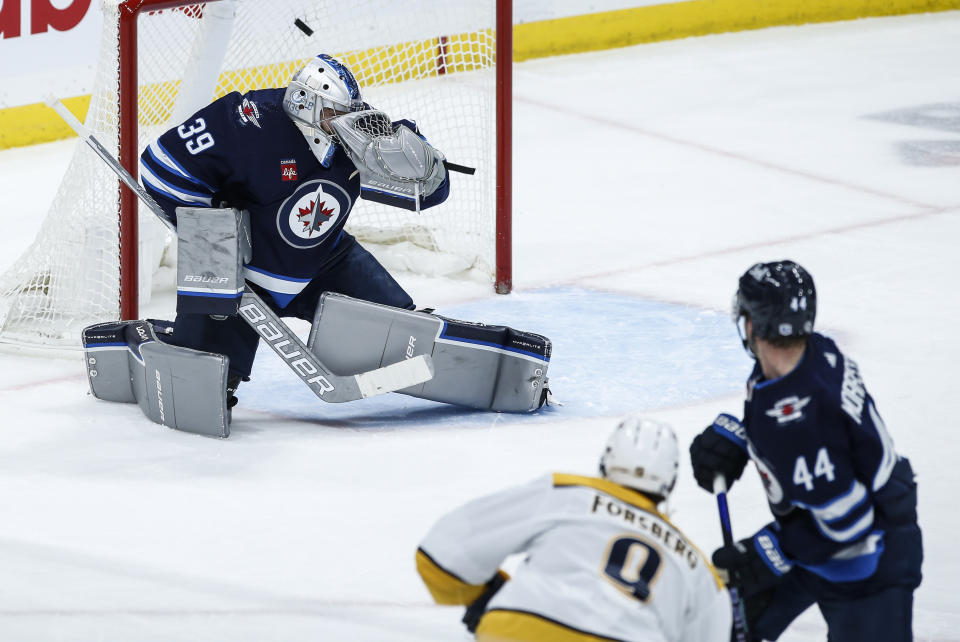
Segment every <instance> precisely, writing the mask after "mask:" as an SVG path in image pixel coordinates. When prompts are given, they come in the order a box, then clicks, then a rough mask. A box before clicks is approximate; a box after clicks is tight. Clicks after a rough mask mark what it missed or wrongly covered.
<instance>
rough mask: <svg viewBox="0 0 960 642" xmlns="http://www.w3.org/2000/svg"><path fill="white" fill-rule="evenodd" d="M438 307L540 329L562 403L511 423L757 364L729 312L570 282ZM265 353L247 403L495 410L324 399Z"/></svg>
mask: <svg viewBox="0 0 960 642" xmlns="http://www.w3.org/2000/svg"><path fill="white" fill-rule="evenodd" d="M437 313H438V314H442V315H443V316H448V317H451V318H457V319H468V320H470V321H476V322H481V323H487V324H491V325H506V326H509V327H512V328H514V329H516V330H523V331H527V332H535V333H537V334H542V335H544V336H546V337H547V338H549V339H550V341H551V342H552V343H553V354H552V355H551V361H550V368H549V371H548V376H549V378H550V380H551V384H550V387H551V389H552V390H553V392H554V394H555V395H556V397H557V398H558V399H560V400H562V402H563V406H560V407H552V408H549V409H548V410H547V412H544V410H543V409H541V410H539V411H536V412H532V413H526V414H513V413H511V414H509V415H507V416H505V417H504V419H509V420H510V421H511V422H533V423H539V422H545V421H553V420H555V419H556V418H557V417H565V418H567V417H598V416H611V415H618V414H624V413H626V412H633V411H643V410H654V409H658V408H664V407H678V406H685V405H693V404H696V403H699V402H703V401H706V400H709V399H713V398H716V397H720V396H725V395H731V394H735V393H737V392H739V391H740V390H741V389H742V387H743V381H744V378H745V377H746V376H747V374H749V372H750V368H751V367H752V363H751V362H750V359H749V358H748V357H747V355H746V353H745V352H744V351H743V349H742V347H741V345H740V341H739V339H738V336H737V331H736V328H735V327H733V325H732V324H731V323H730V318H729V316H727V315H725V314H718V313H717V312H715V311H712V310H707V309H703V308H697V307H692V306H688V305H680V304H676V303H666V302H663V301H653V300H650V299H643V298H639V297H631V296H628V295H624V294H616V293H610V292H602V291H596V290H587V289H582V288H571V287H554V288H546V289H541V290H535V291H528V292H523V293H521V294H520V295H518V296H506V297H492V298H490V299H484V300H482V301H474V302H469V303H462V304H456V305H452V306H450V307H449V308H443V309H438V310H437ZM262 352H263V353H264V354H260V355H258V358H257V361H256V363H255V365H254V370H253V373H252V381H251V382H250V383H248V384H245V385H244V388H243V390H242V392H243V396H242V399H241V401H242V403H243V404H244V405H249V406H250V407H253V408H257V409H258V410H262V411H268V412H276V413H277V414H278V415H281V416H291V410H290V409H291V408H295V409H296V411H295V413H294V414H295V415H296V417H297V418H298V419H302V420H307V421H310V420H316V421H318V422H320V423H322V424H325V425H337V424H340V425H347V426H351V427H369V428H375V427H377V426H384V425H387V424H389V425H391V426H394V427H396V426H417V425H421V426H422V425H439V424H443V425H463V426H467V425H476V424H478V423H484V422H486V419H485V418H486V417H490V416H491V415H492V413H487V412H482V411H477V410H475V409H470V408H460V407H457V406H451V405H447V404H441V403H437V402H433V401H427V400H424V399H417V398H414V397H409V396H406V395H398V394H388V395H382V396H379V397H373V398H370V399H363V400H360V401H357V402H351V403H346V404H325V403H323V402H321V401H319V400H318V399H317V398H316V397H315V396H314V395H313V394H312V393H311V392H310V391H309V390H307V389H306V388H305V387H303V386H302V385H299V382H298V381H297V380H296V379H295V378H294V377H292V376H290V374H289V373H288V372H286V366H285V365H284V364H283V363H281V362H280V361H278V360H277V359H276V358H274V356H273V355H272V354H269V350H262Z"/></svg>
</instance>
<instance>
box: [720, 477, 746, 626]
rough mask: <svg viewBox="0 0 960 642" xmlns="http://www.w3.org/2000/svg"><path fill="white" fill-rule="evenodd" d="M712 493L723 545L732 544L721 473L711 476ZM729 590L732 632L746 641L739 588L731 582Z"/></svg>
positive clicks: (728, 511)
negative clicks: (715, 502)
mask: <svg viewBox="0 0 960 642" xmlns="http://www.w3.org/2000/svg"><path fill="white" fill-rule="evenodd" d="M713 494H714V495H716V496H717V510H718V511H719V512H720V531H721V534H722V535H723V545H724V546H731V545H733V529H732V528H731V527H730V508H729V507H728V506H727V480H726V478H724V476H723V475H717V476H716V477H714V478H713ZM727 588H728V589H729V590H730V602H731V604H732V605H733V634H734V639H736V641H737V642H747V633H748V631H747V614H746V611H745V608H744V604H743V599H741V597H740V588H739V587H738V586H735V585H733V584H732V583H731V584H729V585H728V587H727Z"/></svg>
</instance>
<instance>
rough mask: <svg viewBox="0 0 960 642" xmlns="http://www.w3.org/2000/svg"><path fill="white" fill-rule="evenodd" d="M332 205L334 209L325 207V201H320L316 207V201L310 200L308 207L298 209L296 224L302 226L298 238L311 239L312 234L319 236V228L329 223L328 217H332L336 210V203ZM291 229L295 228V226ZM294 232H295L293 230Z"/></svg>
mask: <svg viewBox="0 0 960 642" xmlns="http://www.w3.org/2000/svg"><path fill="white" fill-rule="evenodd" d="M331 200H333V199H331ZM333 203H334V207H327V201H326V200H324V201H321V202H320V205H319V206H318V205H317V202H316V201H314V200H313V199H310V205H308V206H307V207H300V208H298V210H299V211H298V212H297V213H296V214H295V216H296V217H297V222H298V223H300V224H302V225H303V227H302V228H300V230H299V232H300V236H302V237H305V238H313V234H314V232H316V233H317V234H320V233H321V228H322V227H323V226H324V224H325V223H327V222H329V220H330V217H331V216H333V212H334V210H335V209H336V203H337V202H336V201H333ZM292 227H294V228H295V226H292ZM294 231H297V230H296V229H294Z"/></svg>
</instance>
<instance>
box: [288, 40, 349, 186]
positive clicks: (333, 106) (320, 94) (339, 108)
mask: <svg viewBox="0 0 960 642" xmlns="http://www.w3.org/2000/svg"><path fill="white" fill-rule="evenodd" d="M363 108H364V104H363V100H362V99H361V97H360V85H358V84H357V79H356V78H354V77H353V74H352V73H350V70H349V69H347V68H346V66H344V65H343V64H341V63H340V62H339V61H337V60H336V59H335V58H333V57H331V56H328V55H327V54H320V55H319V56H317V57H316V58H313V59H312V60H310V62H308V63H307V64H306V65H304V66H303V68H301V69H300V70H299V71H297V72H296V73H295V74H294V75H293V79H292V80H290V84H289V85H287V90H286V92H285V93H284V94H283V109H284V111H286V112H287V115H288V116H290V118H291V119H292V120H293V122H294V123H296V124H297V125H298V126H299V127H300V129H301V131H303V133H304V136H305V137H306V139H307V143H308V144H309V145H310V149H311V150H312V151H313V153H314V155H315V156H316V157H317V159H318V160H319V161H320V162H321V163H322V164H323V165H324V167H326V166H328V163H329V162H330V158H331V157H332V156H333V152H334V139H333V136H332V133H331V132H330V131H329V127H325V124H326V121H328V120H329V119H331V118H334V117H335V116H337V115H339V114H343V113H349V112H353V111H358V110H360V109H363Z"/></svg>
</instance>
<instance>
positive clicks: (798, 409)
mask: <svg viewBox="0 0 960 642" xmlns="http://www.w3.org/2000/svg"><path fill="white" fill-rule="evenodd" d="M808 403H810V397H804V398H803V399H801V398H800V397H797V396H796V395H794V396H792V397H784V398H783V399H781V400H780V401H778V402H777V403H775V404H773V408H771V409H770V410H768V411H767V416H768V417H776V419H777V423H778V424H785V423H787V422H788V421H796V420H798V419H800V418H802V417H803V408H804V407H805V406H806V405H807V404H808Z"/></svg>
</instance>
